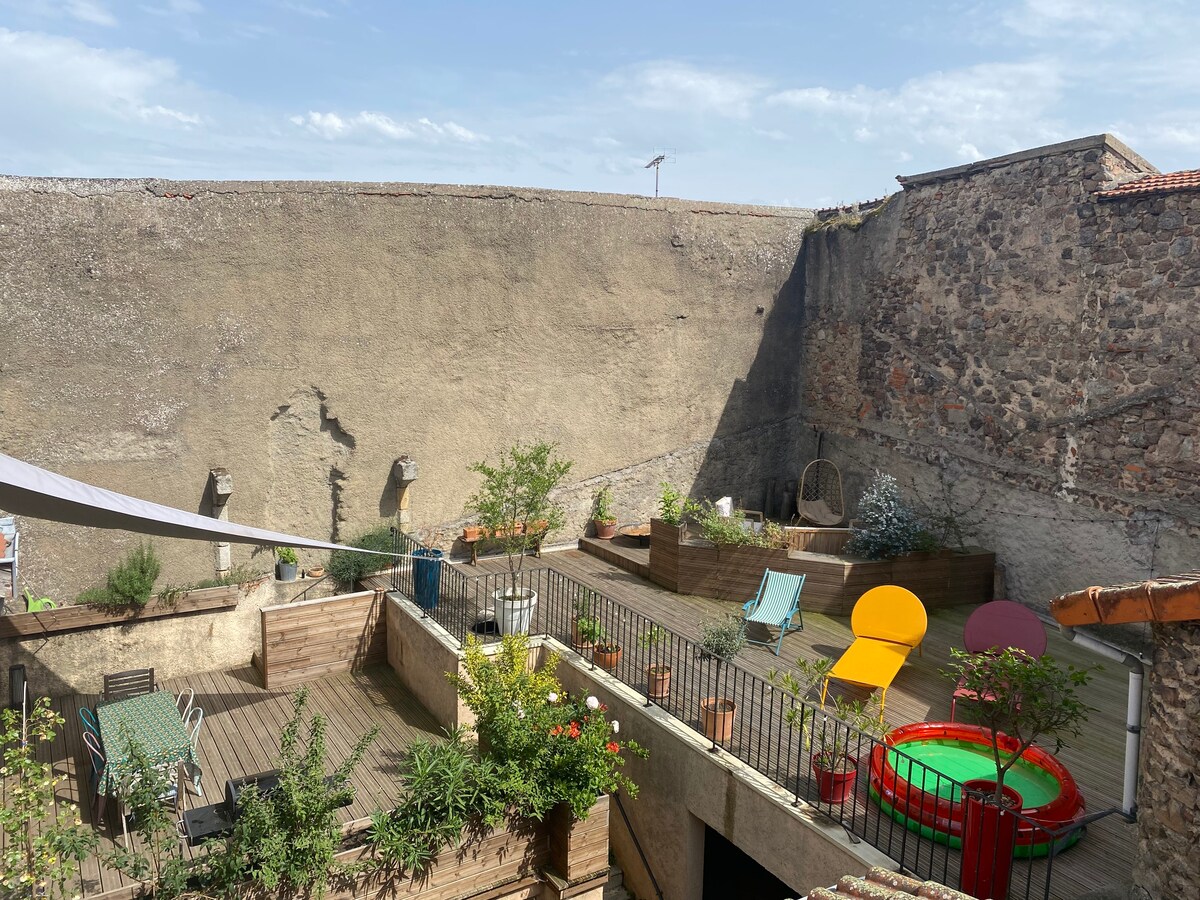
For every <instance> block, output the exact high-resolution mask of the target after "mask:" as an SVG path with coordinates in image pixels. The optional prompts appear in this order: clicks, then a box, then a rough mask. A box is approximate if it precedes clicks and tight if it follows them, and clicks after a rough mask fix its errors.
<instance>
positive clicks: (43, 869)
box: [0, 698, 96, 898]
mask: <svg viewBox="0 0 1200 900" xmlns="http://www.w3.org/2000/svg"><path fill="white" fill-rule="evenodd" d="M62 724H63V720H62V717H60V716H59V715H58V714H57V713H56V712H55V711H54V710H53V709H52V708H51V706H50V701H49V700H48V699H46V698H42V699H40V700H38V701H37V702H36V703H34V704H33V707H32V709H30V710H29V714H28V716H26V717H24V718H22V716H21V711H20V710H19V709H5V710H3V711H0V746H2V747H3V748H4V756H3V759H4V765H3V767H2V768H0V789H2V790H3V792H4V804H3V806H0V833H2V834H3V849H2V850H0V895H3V896H5V897H44V898H55V897H69V896H71V895H72V894H73V893H74V892H73V891H68V888H67V885H68V883H69V882H70V881H71V880H72V879H73V878H74V877H75V874H76V873H77V872H78V871H79V864H80V863H81V862H82V861H83V860H84V859H86V858H87V857H88V855H89V854H90V853H91V852H92V850H93V849H95V846H96V833H95V832H94V831H93V830H92V829H91V828H89V827H87V826H85V825H84V824H83V823H82V821H81V820H80V818H79V808H78V807H77V806H76V805H75V804H73V803H72V804H70V805H64V806H60V807H58V811H55V805H54V795H55V792H56V791H57V790H58V789H59V785H60V784H62V783H63V782H64V781H66V780H67V776H66V775H62V774H58V773H57V772H56V771H55V769H54V767H53V766H52V765H51V764H50V763H49V762H45V761H43V760H49V759H50V757H51V754H50V751H49V750H47V749H46V748H45V747H44V746H43V745H44V744H48V743H49V742H50V741H53V740H54V737H55V734H56V733H57V731H58V729H59V728H60V727H62Z"/></svg>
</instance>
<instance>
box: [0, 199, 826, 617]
mask: <svg viewBox="0 0 1200 900" xmlns="http://www.w3.org/2000/svg"><path fill="white" fill-rule="evenodd" d="M810 219H811V214H810V213H808V212H806V211H802V210H777V209H767V208H752V207H737V206H724V205H716V204H704V203H692V202H688V201H680V200H665V199H664V200H650V199H645V198H636V197H624V196H612V195H596V194H569V193H553V192H546V191H532V190H514V189H507V188H471V187H435V186H428V185H412V184H332V183H283V184H277V183H170V182H160V181H68V180H54V179H27V178H15V177H9V178H0V321H3V331H4V354H3V361H2V363H0V450H3V452H5V453H8V454H11V455H14V456H17V457H19V458H21V459H24V460H27V461H29V462H32V463H34V464H37V465H41V466H45V467H47V468H49V469H52V470H54V471H57V472H61V473H63V474H66V475H68V476H71V477H73V478H78V479H81V480H84V481H88V482H92V483H95V484H99V485H101V486H104V487H107V488H111V489H114V490H118V491H123V492H127V493H130V494H133V495H135V496H138V497H144V498H147V499H150V500H154V501H158V502H162V503H167V504H171V505H174V506H179V507H182V508H184V509H190V510H196V511H199V512H202V513H207V512H208V511H209V506H208V502H207V500H206V496H205V486H206V481H207V476H208V471H209V469H210V468H211V467H214V466H221V467H225V468H226V469H228V470H229V472H230V473H231V474H232V476H233V481H234V493H233V496H232V498H231V500H230V501H229V505H228V513H229V517H230V518H231V519H232V520H234V521H240V522H245V523H248V524H255V525H263V526H266V527H270V528H276V529H280V530H287V531H295V532H299V533H301V534H305V535H310V536H313V537H332V538H337V539H347V538H353V537H354V536H355V534H356V533H358V532H360V531H362V530H364V529H365V528H367V527H369V526H371V525H373V524H375V523H377V522H379V521H380V520H389V519H390V518H391V517H392V516H393V515H394V514H395V512H396V485H395V484H394V483H393V481H392V478H391V466H392V461H393V460H394V459H395V458H396V457H398V456H399V455H401V454H404V453H407V454H410V455H411V456H412V457H413V458H414V459H415V460H416V461H417V463H418V465H419V468H420V477H419V480H418V481H417V482H416V483H415V484H414V486H413V493H412V496H413V500H412V502H413V507H412V513H413V519H414V523H415V524H416V525H417V526H418V527H422V528H426V527H431V526H435V525H437V524H439V523H454V522H455V521H456V520H459V519H460V518H461V517H462V512H463V505H464V501H465V500H466V499H467V497H468V496H469V495H470V494H471V492H472V491H473V489H474V488H475V486H476V483H477V482H476V479H475V477H474V476H470V475H468V473H467V471H466V467H467V465H468V464H469V463H471V462H473V461H476V460H480V459H484V458H491V457H494V454H495V453H496V451H497V450H498V449H499V448H501V447H505V446H508V445H510V444H511V443H512V442H513V441H515V440H517V439H524V440H534V439H541V438H544V439H548V440H552V441H558V442H559V443H560V444H561V451H562V453H563V455H565V456H566V457H568V458H570V459H573V460H574V461H575V469H574V471H573V472H572V478H573V479H574V488H573V490H571V491H568V492H567V494H566V497H567V500H568V502H569V505H570V509H571V513H572V522H571V523H570V526H569V528H568V531H567V533H565V534H564V535H562V536H561V537H563V538H566V539H569V538H572V537H574V536H576V535H577V534H579V533H580V531H581V529H582V523H583V520H584V518H585V515H586V508H587V506H588V503H589V501H590V497H591V493H592V492H593V491H594V489H595V488H596V487H597V486H598V485H599V484H600V483H601V482H602V481H603V480H604V478H605V477H607V476H608V475H609V474H610V473H617V475H616V480H615V487H616V497H617V508H618V512H619V514H620V515H621V518H622V520H626V521H627V520H630V519H637V518H644V516H645V515H646V514H648V512H649V511H650V508H651V504H652V495H653V494H654V493H656V492H657V482H658V481H659V480H660V479H661V478H663V477H668V478H672V479H674V480H676V481H678V482H680V483H681V484H682V486H683V487H685V488H686V487H690V486H691V484H692V481H693V479H695V478H696V477H697V475H698V474H700V473H701V471H702V470H703V471H704V475H705V478H706V479H707V480H708V481H709V482H711V483H713V484H717V485H724V484H725V483H726V482H729V481H734V482H736V481H737V480H738V479H759V477H760V476H759V472H760V470H762V469H763V468H764V466H766V465H767V464H764V463H762V462H761V461H760V460H762V459H769V458H771V454H773V453H776V452H778V450H777V448H778V447H779V446H781V445H786V441H787V440H788V439H789V436H788V434H787V425H786V423H788V422H792V421H794V417H795V415H796V413H797V412H798V405H799V403H798V375H797V372H796V368H795V366H794V365H791V364H790V362H791V360H790V358H789V359H788V360H778V361H776V364H774V365H771V366H769V367H765V369H766V370H767V371H769V372H770V373H771V374H770V376H769V377H768V378H767V379H766V381H765V382H763V381H761V380H756V383H755V385H754V388H753V390H749V391H745V390H742V391H739V390H738V388H739V385H744V383H745V379H746V377H747V375H748V373H750V371H751V369H752V368H753V367H755V366H758V367H760V368H764V362H763V361H762V360H761V359H760V358H759V357H760V355H761V350H760V348H761V347H762V346H763V345H764V335H765V334H768V333H772V332H781V331H783V330H785V329H788V328H792V327H793V326H798V322H799V289H798V284H797V283H796V282H795V281H791V282H789V278H792V277H793V275H794V270H795V268H796V259H797V254H798V252H799V247H800V244H801V241H802V233H803V228H804V226H805V225H806V223H807V222H808V221H809V220H810ZM766 344H767V346H768V347H779V348H783V347H788V348H789V351H790V352H791V353H793V354H794V346H795V335H794V333H793V334H792V335H791V336H790V339H789V340H788V341H787V342H786V343H784V342H780V341H778V340H777V341H776V342H775V343H772V342H770V341H768V342H766ZM731 396H736V398H737V402H736V403H733V404H730V402H729V400H730V398H731ZM781 423H784V424H782V425H781ZM714 439H716V440H715V443H714ZM21 528H22V549H23V557H24V558H23V561H22V572H23V574H24V576H25V578H26V580H27V581H29V582H30V583H31V584H33V585H34V586H35V589H36V590H37V591H38V593H39V595H40V594H48V595H51V596H59V597H63V596H69V595H71V594H72V593H73V592H74V591H76V590H78V589H79V588H80V587H82V586H83V585H85V584H87V583H89V582H91V581H93V580H95V579H97V578H99V577H100V576H101V575H102V573H103V572H104V571H105V570H106V569H107V567H108V566H109V565H111V563H112V562H113V560H114V559H115V558H116V557H117V556H118V555H119V554H120V553H121V552H123V550H124V549H125V548H126V547H127V546H129V545H130V544H132V543H134V542H136V538H135V537H133V536H130V535H127V534H124V533H105V532H97V531H89V530H87V529H83V528H74V527H68V526H61V525H55V524H50V523H46V522H42V521H38V520H35V519H31V518H26V519H23V520H22V522H21ZM159 544H160V546H161V547H162V548H163V550H164V553H165V555H166V558H167V565H166V570H165V573H164V578H168V579H170V580H173V581H175V582H181V581H184V580H187V579H189V578H195V577H200V576H203V575H207V574H211V570H212V566H213V563H212V557H213V554H212V550H211V548H210V547H208V546H207V545H204V544H200V543H188V542H171V541H160V542H159ZM247 553H248V551H247V550H246V549H244V548H239V547H234V562H235V563H237V562H239V561H245V560H246V556H247ZM307 561H316V560H315V559H313V560H305V559H302V562H307ZM251 563H252V564H253V565H255V566H257V567H258V568H260V569H261V570H266V569H267V568H269V566H270V560H269V558H267V557H265V556H261V557H256V558H255V559H253V560H251Z"/></svg>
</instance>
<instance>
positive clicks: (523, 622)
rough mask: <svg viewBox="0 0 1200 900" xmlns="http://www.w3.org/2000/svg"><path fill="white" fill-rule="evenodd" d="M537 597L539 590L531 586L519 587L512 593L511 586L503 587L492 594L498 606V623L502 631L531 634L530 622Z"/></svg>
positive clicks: (503, 632) (505, 632)
mask: <svg viewBox="0 0 1200 900" xmlns="http://www.w3.org/2000/svg"><path fill="white" fill-rule="evenodd" d="M537 597H538V595H537V591H535V590H532V589H530V588H517V592H516V594H513V593H511V589H510V588H503V589H501V590H498V591H496V592H495V593H494V594H492V600H493V602H494V604H495V607H496V624H497V625H499V626H500V633H501V634H529V623H530V622H531V621H532V620H533V609H534V607H535V606H537Z"/></svg>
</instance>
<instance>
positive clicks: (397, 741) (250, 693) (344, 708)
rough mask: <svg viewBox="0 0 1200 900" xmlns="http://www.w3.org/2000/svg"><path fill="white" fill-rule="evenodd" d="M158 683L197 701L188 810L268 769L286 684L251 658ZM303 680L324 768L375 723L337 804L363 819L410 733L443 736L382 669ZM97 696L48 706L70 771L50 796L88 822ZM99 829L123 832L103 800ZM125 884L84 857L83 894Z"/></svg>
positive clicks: (347, 815)
mask: <svg viewBox="0 0 1200 900" xmlns="http://www.w3.org/2000/svg"><path fill="white" fill-rule="evenodd" d="M160 687H161V688H162V689H165V690H169V691H172V692H175V693H177V692H178V691H180V690H182V689H183V688H185V687H190V688H192V689H193V690H194V691H195V692H196V699H195V702H196V703H197V704H198V705H199V706H200V707H201V708H202V709H203V710H204V724H203V727H202V730H201V734H200V739H199V756H200V765H201V767H202V769H203V772H204V779H203V788H204V797H203V798H200V797H196V796H195V795H194V794H192V793H190V792H189V793H188V795H187V801H186V802H187V805H188V807H189V808H192V807H195V806H199V805H204V804H207V803H214V802H217V801H219V800H220V799H221V797H222V796H223V791H224V785H225V781H226V780H227V779H229V778H234V777H237V776H240V775H248V774H253V773H255V772H262V771H266V770H269V769H272V768H274V767H275V766H274V761H275V757H276V754H277V753H278V736H279V733H280V731H281V729H282V727H283V725H284V723H286V722H287V721H288V720H289V719H290V718H291V715H292V703H291V697H292V690H291V689H281V690H271V691H268V690H265V689H264V688H263V687H262V680H261V678H260V677H259V674H258V672H257V670H256V669H254V668H253V667H251V666H246V667H245V668H241V669H235V670H232V671H228V672H212V673H208V674H204V675H199V676H195V675H193V676H188V677H186V678H181V679H176V680H172V681H166V682H163V683H161V684H160ZM308 688H309V701H308V714H309V715H311V714H312V713H320V714H322V715H323V716H325V717H326V719H327V720H328V722H329V729H328V733H327V738H326V744H327V747H328V754H329V760H330V766H331V767H332V766H334V765H337V763H338V762H340V761H341V760H342V759H343V758H344V757H345V756H346V755H347V754H348V753H349V750H350V746H351V744H352V743H353V742H354V741H355V740H356V739H357V737H358V736H359V735H360V734H362V733H363V732H365V731H367V730H368V729H370V728H371V727H372V726H373V725H378V726H379V727H380V729H381V731H380V734H379V737H378V738H376V740H375V742H374V743H373V744H372V745H371V747H370V748H369V750H368V751H367V754H366V756H365V757H364V759H363V762H362V764H361V765H360V766H359V767H358V769H357V770H356V772H355V775H354V779H353V781H354V787H355V799H354V802H353V804H351V805H350V806H349V807H346V808H344V809H342V810H340V811H339V816H340V818H341V820H342V821H344V822H348V821H352V820H354V819H361V818H364V817H366V816H369V815H370V814H371V812H372V811H373V810H374V809H376V808H379V807H385V808H390V807H391V806H392V805H394V799H395V797H396V795H397V786H396V774H397V763H398V761H399V758H400V756H401V754H402V752H403V750H404V748H405V747H406V746H407V745H408V744H409V743H411V742H412V741H414V740H417V739H421V738H426V739H439V738H441V737H443V735H442V732H441V729H440V727H439V726H438V725H437V723H436V722H435V721H434V720H433V717H432V716H431V715H430V714H429V712H428V711H427V710H425V709H424V707H422V706H421V705H420V704H418V703H417V702H416V700H415V699H414V698H413V697H412V695H411V694H409V693H408V691H407V690H405V688H404V687H403V685H401V684H400V682H399V680H398V679H397V677H396V675H395V673H394V672H393V671H392V670H391V669H389V668H387V667H375V668H371V669H367V670H364V671H360V672H352V673H347V674H343V675H336V676H331V677H328V678H322V679H320V680H316V681H313V682H310V683H309V684H308ZM98 699H99V697H97V696H95V695H75V696H71V697H64V698H62V699H61V700H59V701H58V702H57V703H56V707H57V708H58V710H59V713H60V714H61V715H62V717H63V718H64V719H65V720H66V725H65V726H64V733H63V734H62V735H60V736H59V738H58V739H57V740H56V741H54V743H53V744H52V745H51V752H52V762H53V765H54V769H55V771H56V772H58V773H60V774H64V775H66V776H68V777H67V780H66V781H64V782H63V784H62V786H61V787H60V788H59V791H58V797H57V800H58V802H59V803H60V804H67V803H78V804H79V806H80V809H81V810H82V811H83V818H84V820H85V821H88V822H90V821H91V813H90V809H89V803H88V802H87V800H88V798H87V791H88V763H87V757H86V754H85V753H84V750H83V744H82V738H81V736H80V720H79V712H78V710H79V707H80V706H81V705H89V706H94V705H95V703H96V701H97V700H98ZM302 733H303V732H302ZM114 828H115V831H114ZM99 832H100V836H101V842H102V844H103V845H104V846H106V847H110V848H111V846H112V842H113V840H114V839H115V840H117V841H119V840H120V839H121V832H120V824H119V820H118V819H117V818H116V814H115V811H114V808H113V807H112V806H111V805H110V807H109V814H108V816H107V817H106V818H105V821H104V824H103V825H101V826H100V827H99ZM129 884H130V882H129V881H128V880H126V879H124V878H123V877H122V876H121V875H120V874H119V873H118V872H116V871H113V870H111V869H107V868H105V867H104V866H103V865H101V864H100V862H99V861H98V860H97V859H95V858H93V859H90V860H88V861H87V862H86V863H85V864H84V867H83V871H82V888H83V895H84V896H85V897H90V896H95V895H97V894H102V893H105V892H107V891H111V890H114V889H117V888H121V887H125V886H128V885H129Z"/></svg>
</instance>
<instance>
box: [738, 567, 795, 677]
mask: <svg viewBox="0 0 1200 900" xmlns="http://www.w3.org/2000/svg"><path fill="white" fill-rule="evenodd" d="M802 587H804V576H803V575H790V574H788V573H787V572H772V571H771V570H770V569H767V570H766V571H765V572H763V580H762V584H760V585H759V586H758V594H756V595H755V597H754V599H753V600H750V601H747V602H746V604H745V605H743V606H742V634H743V635H745V633H746V626H747V625H749V624H750V623H751V622H756V623H758V624H759V625H768V626H771V627H774V628H778V629H779V639H778V640H777V641H774V642H772V641H755V640H751V639H750V638H746V643H748V644H760V645H761V646H763V647H770V646H771V644H772V643H774V645H775V655H776V656H778V655H779V650H780V648H781V647H782V646H783V636H784V635H785V634H787V633H788V632H789V631H802V630H803V629H804V616H803V614H802V613H801V612H800V589H801V588H802ZM797 616H798V617H799V619H800V622H799V624H794V623H793V622H792V619H793V618H796V617H797Z"/></svg>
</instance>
